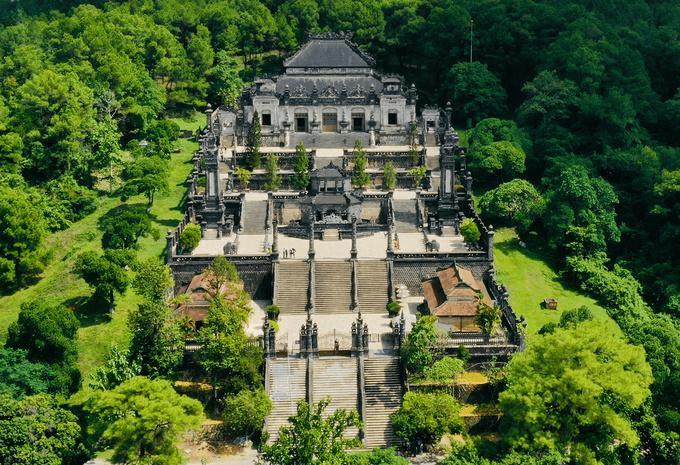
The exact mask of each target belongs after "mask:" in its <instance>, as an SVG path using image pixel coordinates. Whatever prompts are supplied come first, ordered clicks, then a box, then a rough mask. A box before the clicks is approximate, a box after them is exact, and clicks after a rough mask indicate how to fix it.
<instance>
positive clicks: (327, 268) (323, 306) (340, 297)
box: [314, 260, 352, 314]
mask: <svg viewBox="0 0 680 465" xmlns="http://www.w3.org/2000/svg"><path fill="white" fill-rule="evenodd" d="M314 266H315V273H314V308H315V311H316V313H317V314H334V313H351V311H350V306H351V305H352V264H351V263H350V262H349V261H330V260H329V261H326V260H317V261H316V262H315V263H314Z"/></svg>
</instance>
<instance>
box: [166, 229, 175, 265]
mask: <svg viewBox="0 0 680 465" xmlns="http://www.w3.org/2000/svg"><path fill="white" fill-rule="evenodd" d="M165 239H166V241H167V250H166V252H165V261H166V262H167V263H171V262H172V255H173V253H174V252H175V233H174V232H173V231H172V229H168V233H167V235H166V236H165Z"/></svg>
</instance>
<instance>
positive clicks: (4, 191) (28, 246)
mask: <svg viewBox="0 0 680 465" xmlns="http://www.w3.org/2000/svg"><path fill="white" fill-rule="evenodd" d="M45 235H46V222H45V218H44V216H43V213H42V211H40V210H39V209H38V208H36V206H35V205H34V202H32V199H31V198H30V196H29V195H28V193H27V192H25V191H24V190H22V189H12V188H9V187H5V186H0V290H2V291H4V292H7V291H9V290H13V289H16V288H17V287H20V286H24V285H26V284H28V283H29V282H30V281H31V280H33V279H34V278H35V277H36V276H37V275H38V274H39V273H40V272H41V271H42V270H43V268H44V266H45V262H46V259H47V257H46V253H45V250H43V240H44V238H45Z"/></svg>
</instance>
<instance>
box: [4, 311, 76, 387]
mask: <svg viewBox="0 0 680 465" xmlns="http://www.w3.org/2000/svg"><path fill="white" fill-rule="evenodd" d="M79 327H80V323H79V322H78V320H77V319H76V317H75V316H74V315H73V313H72V312H71V311H70V310H69V309H68V308H66V307H64V306H57V307H48V306H47V305H46V304H45V303H44V302H24V303H23V304H21V311H20V312H19V318H18V320H17V321H16V322H15V323H12V325H11V326H10V327H9V330H8V334H7V343H6V345H5V348H12V349H23V350H25V351H26V352H27V356H26V358H27V359H28V360H29V361H31V362H34V363H44V364H47V365H48V366H49V367H50V369H51V370H52V372H53V374H54V377H53V378H51V380H50V391H51V392H61V393H69V392H74V391H76V390H77V389H78V386H79V384H80V372H79V371H78V368H77V366H76V362H77V360H78V346H77V344H76V341H75V338H76V332H77V331H78V328H79Z"/></svg>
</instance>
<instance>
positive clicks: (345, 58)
mask: <svg viewBox="0 0 680 465" xmlns="http://www.w3.org/2000/svg"><path fill="white" fill-rule="evenodd" d="M353 35H354V34H353V33H352V32H329V33H326V34H309V35H308V36H307V41H306V42H305V43H304V44H303V45H302V46H301V47H300V49H299V50H298V51H297V52H295V53H294V54H293V55H292V56H290V57H289V58H287V59H285V60H284V62H283V66H284V67H285V68H346V67H349V68H372V67H374V66H375V59H374V58H373V57H372V56H370V55H369V54H368V53H366V52H364V51H363V50H361V48H359V46H358V45H357V44H355V43H354V42H352V40H351V39H352V37H353Z"/></svg>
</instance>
